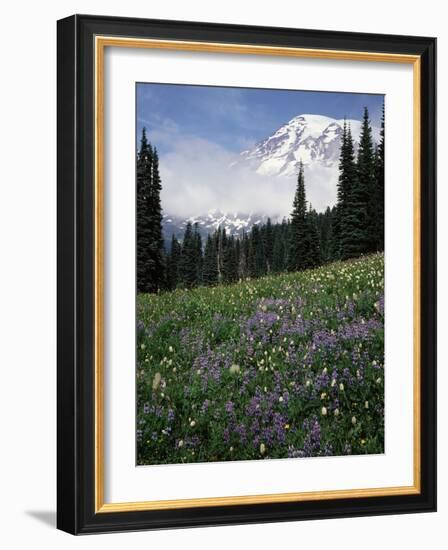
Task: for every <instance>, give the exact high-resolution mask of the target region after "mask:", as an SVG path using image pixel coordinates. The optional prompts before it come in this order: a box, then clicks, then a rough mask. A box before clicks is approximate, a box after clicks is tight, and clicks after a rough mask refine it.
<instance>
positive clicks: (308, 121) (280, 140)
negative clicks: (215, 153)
mask: <svg viewBox="0 0 448 550" xmlns="http://www.w3.org/2000/svg"><path fill="white" fill-rule="evenodd" d="M347 124H349V125H350V129H351V132H352V136H353V140H354V142H355V149H356V148H357V145H358V141H359V135H360V131H361V122H360V121H359V120H347ZM343 125H344V121H343V120H336V119H333V118H330V117H327V116H322V115H307V114H304V115H298V116H296V117H294V118H292V119H291V120H290V121H289V122H288V123H287V124H285V125H284V126H282V127H281V128H279V129H278V130H277V131H276V132H274V134H272V135H271V136H269V137H268V138H266V139H264V140H262V141H260V142H259V143H257V144H256V145H255V146H254V147H253V148H252V149H249V150H247V151H243V152H242V153H241V161H240V162H244V163H248V164H249V165H250V166H251V167H252V168H253V169H254V170H255V171H256V172H257V173H258V174H261V175H265V176H278V175H283V176H293V175H295V174H297V169H298V164H299V162H300V161H302V162H303V164H304V165H305V166H310V167H311V166H312V165H319V166H320V167H337V164H338V160H339V151H340V147H341V138H342V131H343ZM372 132H373V138H374V139H375V140H378V137H379V130H378V129H377V128H372Z"/></svg>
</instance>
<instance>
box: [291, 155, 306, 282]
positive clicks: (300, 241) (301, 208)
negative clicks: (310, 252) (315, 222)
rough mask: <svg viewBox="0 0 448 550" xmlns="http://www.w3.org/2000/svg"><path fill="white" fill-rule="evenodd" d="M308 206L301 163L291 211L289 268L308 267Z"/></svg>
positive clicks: (294, 269)
mask: <svg viewBox="0 0 448 550" xmlns="http://www.w3.org/2000/svg"><path fill="white" fill-rule="evenodd" d="M306 217H307V206H306V193H305V175H304V170H303V164H302V162H300V164H299V173H298V176H297V187H296V192H295V195H294V201H293V205H292V213H291V227H290V243H289V254H288V262H289V265H288V267H289V270H290V271H298V270H300V269H304V268H306V267H307V263H308V262H307V245H306V232H307V219H306Z"/></svg>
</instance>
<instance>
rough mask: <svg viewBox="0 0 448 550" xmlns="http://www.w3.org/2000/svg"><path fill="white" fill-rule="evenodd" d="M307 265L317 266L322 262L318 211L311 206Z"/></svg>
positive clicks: (308, 221) (308, 218)
mask: <svg viewBox="0 0 448 550" xmlns="http://www.w3.org/2000/svg"><path fill="white" fill-rule="evenodd" d="M306 228H307V231H306V237H305V243H306V260H305V267H317V266H319V265H320V264H321V263H322V250H321V235H320V231H319V222H318V215H317V212H316V211H315V210H314V209H313V208H312V206H310V208H309V210H308V212H307V215H306Z"/></svg>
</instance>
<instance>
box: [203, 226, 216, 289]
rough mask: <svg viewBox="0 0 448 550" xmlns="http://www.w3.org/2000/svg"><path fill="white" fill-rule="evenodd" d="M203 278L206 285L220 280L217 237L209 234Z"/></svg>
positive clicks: (206, 243)
mask: <svg viewBox="0 0 448 550" xmlns="http://www.w3.org/2000/svg"><path fill="white" fill-rule="evenodd" d="M202 278H203V282H204V284H205V285H209V286H211V285H215V284H216V283H217V282H218V259H217V253H216V238H215V236H213V237H212V236H211V235H208V236H207V240H206V241H205V250H204V267H203V270H202Z"/></svg>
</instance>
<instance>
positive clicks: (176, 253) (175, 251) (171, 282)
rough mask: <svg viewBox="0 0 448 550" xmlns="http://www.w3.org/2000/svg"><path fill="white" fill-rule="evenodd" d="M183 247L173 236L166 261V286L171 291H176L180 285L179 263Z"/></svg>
mask: <svg viewBox="0 0 448 550" xmlns="http://www.w3.org/2000/svg"><path fill="white" fill-rule="evenodd" d="M181 253H182V247H181V245H180V243H179V241H178V240H177V238H176V236H175V235H174V234H173V236H172V238H171V247H170V251H169V254H168V255H167V260H166V285H167V288H168V289H169V290H174V289H175V288H176V287H177V285H178V284H179V261H180V256H181Z"/></svg>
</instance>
